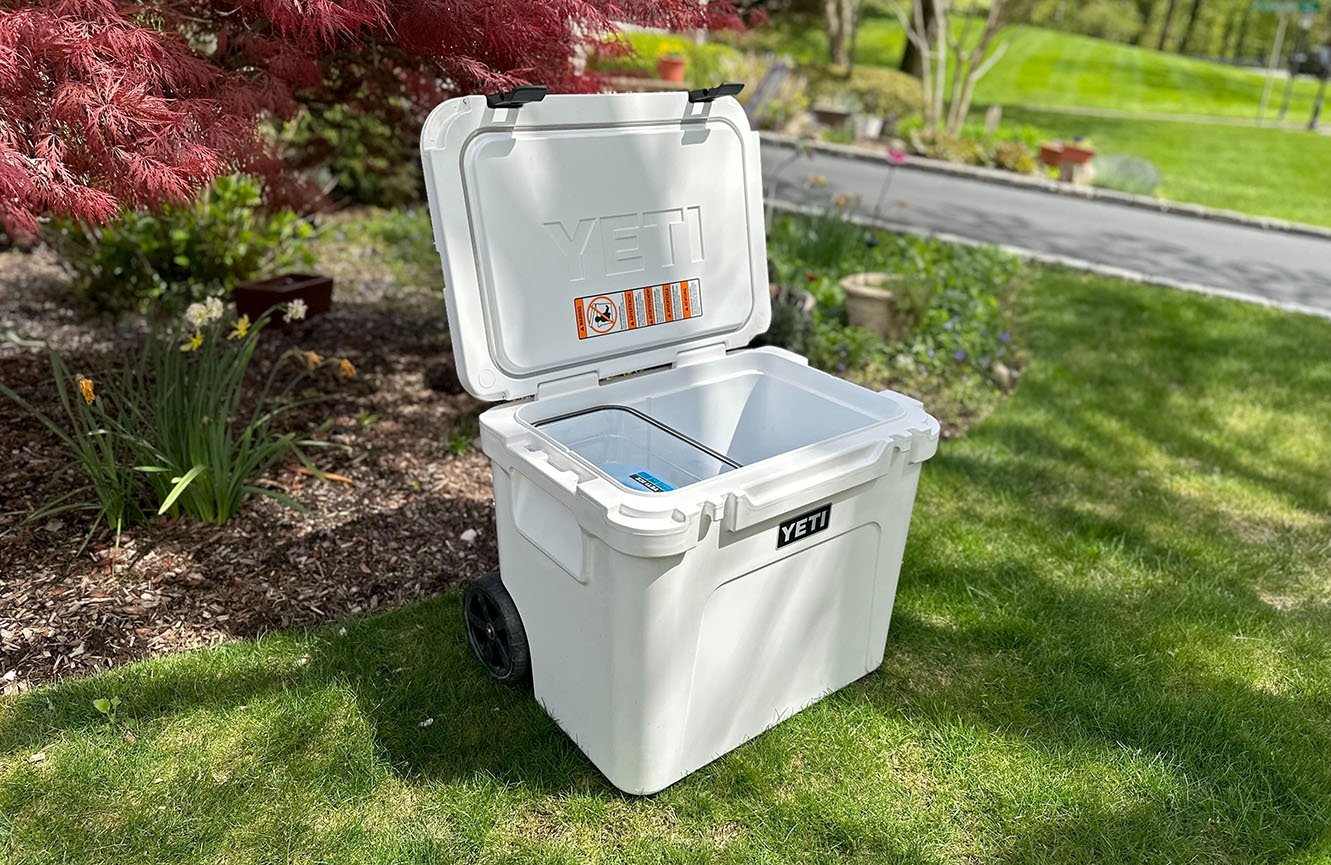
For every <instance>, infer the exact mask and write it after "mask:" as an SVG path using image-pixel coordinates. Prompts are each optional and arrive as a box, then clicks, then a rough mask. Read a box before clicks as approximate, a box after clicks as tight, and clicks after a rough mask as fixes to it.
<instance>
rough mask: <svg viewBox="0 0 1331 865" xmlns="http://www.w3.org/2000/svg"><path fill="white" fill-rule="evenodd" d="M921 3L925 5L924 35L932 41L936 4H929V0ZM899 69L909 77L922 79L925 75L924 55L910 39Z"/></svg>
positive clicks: (902, 53)
mask: <svg viewBox="0 0 1331 865" xmlns="http://www.w3.org/2000/svg"><path fill="white" fill-rule="evenodd" d="M921 2H923V3H924V10H923V11H924V31H925V32H924V34H923V35H924V38H925V40H931V39H933V35H934V26H935V24H934V4H933V3H931V2H929V0H921ZM897 68H898V69H900V70H901V71H902V72H905V73H906V74H908V75H914V76H915V77H916V78H921V77H923V76H924V74H925V71H924V55H923V54H921V53H920V49H919V48H918V47H916V45H915V43H914V42H912V41H910V40H909V39H907V40H906V48H905V50H904V51H902V52H901V63H900V64H899V65H898V66H897Z"/></svg>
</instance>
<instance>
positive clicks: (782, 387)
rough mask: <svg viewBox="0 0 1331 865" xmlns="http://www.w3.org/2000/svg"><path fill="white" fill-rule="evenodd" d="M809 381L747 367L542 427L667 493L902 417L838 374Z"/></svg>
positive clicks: (812, 374) (809, 373)
mask: <svg viewBox="0 0 1331 865" xmlns="http://www.w3.org/2000/svg"><path fill="white" fill-rule="evenodd" d="M805 377H806V379H809V380H808V381H806V382H795V381H791V380H788V379H785V378H782V377H779V376H775V375H772V374H770V373H768V372H763V371H747V372H742V373H738V374H735V375H731V376H727V377H724V378H720V379H716V380H712V381H707V382H702V383H694V384H690V385H689V386H687V387H681V388H678V389H673V390H668V391H665V392H662V393H655V394H648V395H640V396H636V397H634V398H627V399H619V400H616V401H615V402H614V404H612V405H605V406H598V407H595V408H591V409H583V410H581V411H578V412H575V413H572V414H569V415H556V416H555V417H553V418H547V419H544V420H536V421H535V422H534V423H535V426H536V427H537V428H538V429H539V430H540V431H541V432H542V433H544V434H545V435H547V436H549V437H550V438H551V439H553V440H554V441H555V442H558V443H559V444H561V445H563V446H564V447H566V448H568V449H569V450H571V451H573V452H574V453H576V454H578V455H579V456H581V457H582V458H583V459H585V460H587V461H588V462H590V463H591V464H592V465H594V466H596V467H597V468H598V469H600V470H601V471H602V472H604V473H605V474H607V475H609V476H610V477H612V478H614V479H615V480H616V481H618V482H619V483H620V484H622V485H624V486H625V487H627V488H628V489H631V490H635V491H638V492H641V491H643V490H644V489H646V490H649V491H652V492H657V491H660V492H664V491H666V490H668V489H678V488H680V487H684V486H688V485H689V484H692V483H697V482H698V481H701V480H706V479H708V478H711V477H715V476H716V475H718V474H721V473H723V472H727V471H732V470H734V469H736V468H740V467H743V466H746V465H751V464H753V463H756V462H758V461H760V460H764V459H767V458H768V457H774V456H777V455H779V454H783V453H786V452H788V451H792V450H795V449H797V448H801V447H805V446H806V445H811V444H816V443H818V442H822V441H826V440H827V439H830V438H834V437H836V436H839V435H842V434H844V433H849V432H852V431H854V430H857V429H862V428H864V427H866V426H869V425H871V424H874V423H878V422H880V421H883V420H888V419H890V418H892V417H893V416H895V415H898V414H900V412H901V409H900V408H899V407H898V406H896V405H895V404H894V403H891V402H889V401H887V400H882V399H880V398H879V397H878V396H877V394H874V393H872V392H871V391H868V390H865V389H864V388H860V387H858V386H856V385H853V384H850V383H849V382H846V381H843V380H841V379H838V378H836V377H835V376H831V375H828V374H826V373H821V372H818V371H816V370H807V369H805ZM662 482H663V483H662Z"/></svg>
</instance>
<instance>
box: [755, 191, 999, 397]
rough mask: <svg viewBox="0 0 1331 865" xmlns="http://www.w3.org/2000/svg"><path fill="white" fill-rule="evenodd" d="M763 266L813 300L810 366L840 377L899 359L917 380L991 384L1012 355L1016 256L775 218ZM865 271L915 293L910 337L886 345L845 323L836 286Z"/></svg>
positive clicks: (821, 220) (835, 219) (842, 224)
mask: <svg viewBox="0 0 1331 865" xmlns="http://www.w3.org/2000/svg"><path fill="white" fill-rule="evenodd" d="M768 260H769V262H771V263H772V270H773V274H774V275H775V277H776V279H777V280H778V281H779V282H785V283H786V284H800V285H803V286H805V287H807V288H808V289H809V291H810V292H811V293H812V294H813V295H814V297H815V298H816V299H817V301H818V306H817V309H816V311H815V323H814V326H813V331H812V334H811V335H810V337H809V340H808V345H807V352H808V355H809V360H810V362H811V363H813V364H814V365H815V366H819V367H821V368H823V369H827V370H831V371H835V372H845V371H847V370H856V369H861V370H862V369H863V368H865V367H873V366H876V365H877V366H881V365H883V364H885V363H886V360H887V358H889V357H890V358H894V360H895V359H900V358H902V357H904V358H905V360H906V361H907V362H908V363H909V364H910V365H911V368H912V369H915V370H918V371H922V372H928V373H931V374H943V375H956V374H964V373H981V374H984V375H986V376H987V375H988V374H989V373H990V368H991V366H992V364H993V362H994V361H996V360H1000V359H1003V358H1008V357H1010V354H1011V351H1012V346H1011V345H1010V342H1011V333H1010V324H1009V321H1008V312H1007V307H1006V305H1005V304H1004V303H1003V302H1002V301H1003V298H1004V297H1005V295H1006V293H1007V291H1008V287H1009V286H1010V285H1011V284H1012V283H1013V281H1014V280H1015V279H1016V277H1017V275H1018V274H1019V273H1020V270H1021V266H1020V263H1019V262H1018V261H1017V259H1016V258H1014V257H1013V256H1010V255H1007V254H1005V253H1001V252H999V251H997V250H995V249H992V248H989V247H968V246H957V245H953V244H948V243H944V242H942V241H939V240H934V239H932V238H920V237H909V236H901V235H895V234H888V233H886V232H882V231H876V230H870V231H866V230H865V229H863V228H861V227H859V226H857V225H855V224H854V223H851V222H850V221H849V220H847V219H846V218H844V215H842V214H838V213H836V212H835V211H832V212H829V213H827V214H825V215H823V216H818V217H806V216H781V217H779V218H777V219H776V220H775V221H774V223H773V226H772V230H771V232H770V236H769V241H768ZM862 271H870V272H873V271H883V272H887V273H896V274H900V275H902V276H903V277H904V278H905V281H906V283H908V284H909V285H911V286H914V287H915V288H916V289H918V290H917V291H915V292H913V294H915V295H917V296H916V297H913V298H912V304H913V305H916V306H917V307H918V309H917V310H916V318H917V321H918V323H917V325H916V327H915V330H914V332H913V333H911V334H910V335H909V336H908V337H907V338H905V339H903V340H901V341H900V342H897V343H893V344H890V345H885V344H883V342H882V341H881V340H880V339H879V338H878V337H877V336H876V335H875V334H873V333H870V332H869V331H866V330H862V329H860V328H855V327H849V326H848V325H847V322H846V317H845V298H844V295H843V293H842V291H841V288H840V286H839V285H838V281H839V280H840V279H841V278H842V277H844V276H846V275H848V274H851V273H856V272H862ZM787 347H789V348H792V349H793V350H798V348H795V347H794V346H787Z"/></svg>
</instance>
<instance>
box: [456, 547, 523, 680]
mask: <svg viewBox="0 0 1331 865" xmlns="http://www.w3.org/2000/svg"><path fill="white" fill-rule="evenodd" d="M462 615H463V616H464V624H465V626H466V628H467V642H468V643H469V644H471V651H472V654H474V655H475V656H476V658H477V660H479V661H480V662H481V663H482V664H484V665H485V669H487V670H489V671H490V675H491V676H494V677H495V678H496V679H498V680H499V681H501V682H507V683H509V684H517V683H519V682H523V681H526V679H527V676H528V675H529V674H530V673H531V652H530V651H529V650H528V648H527V632H526V631H525V630H523V627H522V617H521V616H519V615H518V608H517V606H516V605H514V603H513V598H512V596H510V595H509V593H508V589H506V588H504V584H503V582H501V581H500V579H499V572H498V571H491V572H490V573H488V574H485V575H484V576H482V577H480V578H479V579H475V580H472V581H471V582H470V583H468V584H467V590H466V591H465V592H464V593H463V595H462Z"/></svg>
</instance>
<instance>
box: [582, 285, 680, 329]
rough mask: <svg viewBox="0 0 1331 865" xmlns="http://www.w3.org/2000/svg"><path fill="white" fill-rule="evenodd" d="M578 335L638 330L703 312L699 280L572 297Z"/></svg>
mask: <svg viewBox="0 0 1331 865" xmlns="http://www.w3.org/2000/svg"><path fill="white" fill-rule="evenodd" d="M573 312H574V315H575V316H576V319H577V325H578V339H587V338H588V337H593V336H603V335H604V334H607V333H618V332H619V331H622V330H637V329H639V328H643V327H651V326H652V325H656V324H666V323H668V322H672V321H683V320H684V319H686V318H698V317H699V316H701V315H702V289H701V288H700V287H699V285H698V280H696V279H690V280H686V281H684V282H667V283H665V284H664V285H649V286H647V287H646V288H631V289H629V290H628V291H612V292H610V293H608V294H589V295H587V296H586V297H578V298H574V299H573Z"/></svg>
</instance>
